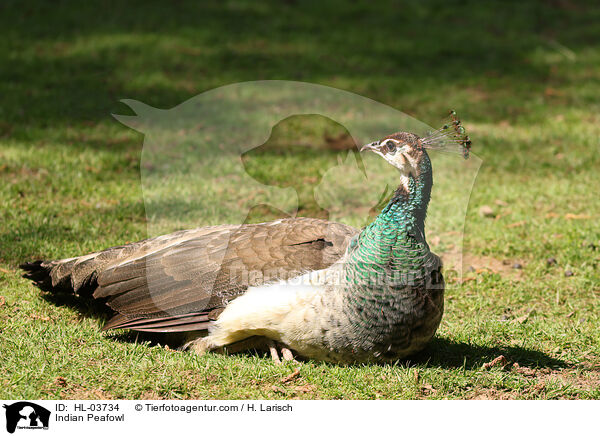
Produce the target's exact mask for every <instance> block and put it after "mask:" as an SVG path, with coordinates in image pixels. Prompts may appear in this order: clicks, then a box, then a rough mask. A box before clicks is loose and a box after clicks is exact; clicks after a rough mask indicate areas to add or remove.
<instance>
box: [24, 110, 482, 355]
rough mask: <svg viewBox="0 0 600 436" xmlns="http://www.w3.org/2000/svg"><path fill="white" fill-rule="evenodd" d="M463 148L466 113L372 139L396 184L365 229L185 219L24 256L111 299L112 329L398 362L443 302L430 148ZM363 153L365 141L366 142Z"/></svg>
mask: <svg viewBox="0 0 600 436" xmlns="http://www.w3.org/2000/svg"><path fill="white" fill-rule="evenodd" d="M428 148H430V149H440V150H454V151H459V152H462V153H464V157H465V158H466V157H467V156H468V153H469V149H470V141H469V139H468V137H467V136H466V135H465V132H464V129H463V127H462V126H461V125H460V121H459V120H458V119H457V118H456V114H455V113H454V112H451V115H450V118H449V120H448V123H447V124H446V125H445V126H443V127H442V128H441V129H439V130H437V131H435V132H433V133H432V134H431V135H429V136H427V137H424V138H420V137H419V136H417V135H415V134H412V133H405V132H401V133H396V134H393V135H390V136H388V137H386V138H384V139H382V140H380V141H376V142H372V143H370V144H368V145H365V146H364V147H363V148H362V150H370V151H373V152H375V153H377V154H378V155H380V156H381V157H383V158H384V159H385V160H386V161H387V162H389V163H390V164H391V165H393V166H395V167H396V168H397V169H398V170H399V173H400V184H399V186H398V189H397V190H396V191H395V193H394V195H393V197H392V198H391V200H390V201H389V203H388V204H387V206H386V207H385V208H384V209H383V210H382V212H381V213H380V214H379V215H378V216H377V218H376V219H375V221H374V222H372V223H371V224H370V225H368V226H367V227H365V228H364V229H362V230H361V231H359V230H357V229H354V228H352V227H349V226H346V225H343V224H339V223H334V222H329V221H325V220H319V219H311V218H290V219H283V220H277V221H272V222H266V223H261V224H245V225H241V226H239V225H223V226H215V227H203V228H198V229H194V230H185V231H180V232H176V233H172V234H169V235H165V236H160V237H157V238H152V239H147V240H144V241H140V242H137V243H132V244H128V245H123V246H119V247H113V248H109V249H107V250H104V251H101V252H97V253H92V254H88V255H85V256H80V257H75V258H70V259H63V260H58V261H37V262H32V263H27V264H24V265H22V266H21V268H23V269H24V270H26V271H27V273H26V274H25V275H24V277H26V278H29V279H31V280H33V281H34V282H35V284H36V285H38V286H39V287H40V288H42V289H46V290H50V291H53V292H54V291H67V292H74V293H75V294H85V291H91V292H92V295H93V297H94V298H96V299H105V300H106V304H107V305H108V306H110V308H112V309H113V310H114V311H115V312H116V314H115V316H114V317H113V318H112V319H110V320H109V321H108V322H107V324H106V325H105V326H104V329H105V330H106V329H131V330H137V331H145V332H161V333H171V332H189V333H190V337H191V339H190V340H189V342H188V344H187V345H188V347H189V348H191V349H193V350H195V351H196V352H199V353H203V352H205V351H211V350H222V349H223V348H224V347H225V349H236V350H239V349H243V348H245V347H251V346H252V347H253V346H255V345H256V343H257V342H260V341H264V342H265V343H268V344H271V345H270V348H271V352H272V353H274V358H278V356H277V350H276V349H275V348H274V347H273V342H272V341H276V342H277V343H279V344H281V345H282V346H283V348H282V352H283V355H284V358H291V353H290V351H289V350H290V349H291V350H293V351H295V352H296V353H298V354H299V355H300V356H303V357H306V358H314V359H320V360H326V361H330V362H340V363H350V362H371V361H375V362H389V361H394V360H397V359H399V358H402V357H405V356H407V355H409V354H412V353H414V352H417V351H419V350H421V349H422V348H423V347H424V346H425V345H426V344H427V342H428V341H429V340H430V339H431V338H432V336H433V335H434V333H435V331H436V329H437V327H438V325H439V323H440V320H441V317H442V312H443V306H444V301H443V294H444V280H443V277H442V272H441V269H442V264H441V261H440V258H439V257H438V256H436V255H435V254H433V253H432V252H431V251H430V249H429V246H428V244H427V242H426V239H425V217H426V213H427V206H428V204H429V199H430V194H431V189H432V185H433V178H432V167H431V162H430V160H429V156H428V155H427V152H426V149H428ZM362 150H361V151H362Z"/></svg>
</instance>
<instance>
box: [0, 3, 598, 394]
mask: <svg viewBox="0 0 600 436" xmlns="http://www.w3.org/2000/svg"><path fill="white" fill-rule="evenodd" d="M113 3H114V4H113V5H112V6H103V7H101V8H97V7H94V6H93V5H92V4H87V3H82V2H68V1H65V2H61V3H60V4H54V3H45V2H39V3H36V2H26V3H20V2H19V3H17V2H16V1H7V2H3V3H2V5H0V29H2V31H1V32H2V36H3V37H2V38H0V61H1V65H2V68H1V69H0V398H7V399H8V398H14V399H16V398H28V399H35V398H38V399H39V398H43V399H59V398H64V399H73V398H78V399H84V398H85V399H110V398H127V399H138V398H147V399H162V398H166V399H191V398H199V399H205V398H206V399H208V398H219V399H239V398H252V399H257V398H270V399H287V398H299V399H376V398H380V399H415V398H434V399H441V398H450V399H467V398H494V399H501V398H502V399H503V398H521V399H550V398H568V399H576V398H581V399H591V398H595V399H599V398H600V330H599V329H598V325H599V322H600V267H599V264H600V225H599V224H598V223H599V220H600V201H599V200H598V198H599V197H598V188H599V187H600V171H599V169H600V157H599V153H598V152H599V148H600V100H599V99H598V96H599V95H600V38H599V36H598V35H599V32H600V24H598V23H600V8H598V7H597V6H595V5H594V3H595V2H592V1H590V2H583V1H572V0H565V1H553V2H537V1H519V2H503V3H501V4H499V5H497V6H496V7H495V8H493V9H492V8H486V6H485V4H484V3H483V2H476V1H466V2H454V1H443V2H442V1H435V2H428V3H427V5H426V4H424V3H423V4H421V3H420V2H407V4H404V5H402V6H397V5H395V4H394V3H392V2H389V3H387V2H377V3H375V2H362V1H360V2H359V1H357V2H342V1H339V2H328V3H325V2H302V3H300V2H294V1H290V2H283V3H280V2H275V1H273V2H260V3H259V2H244V1H230V2H226V3H225V4H222V2H205V3H206V4H204V5H203V6H200V5H199V3H198V2H185V1H182V2H177V3H176V6H175V5H171V4H168V5H167V4H166V3H165V4H163V3H162V2H158V1H157V2H127V3H128V4H127V5H125V2H113ZM197 3H198V4H197ZM258 79H285V80H299V81H306V82H313V83H318V84H322V85H328V86H332V87H336V88H340V89H344V90H347V91H351V92H354V93H357V94H360V95H364V96H366V97H369V98H372V99H374V100H377V101H379V102H382V103H385V104H387V105H390V106H392V107H394V108H397V109H398V110H401V111H404V112H406V113H408V114H410V115H411V116H413V117H415V118H417V119H420V120H423V121H424V122H427V123H428V124H431V125H435V124H436V123H437V122H438V120H439V118H440V115H441V114H444V113H445V112H446V111H447V109H449V108H453V109H455V110H457V112H458V113H459V114H460V115H461V117H462V119H463V121H464V124H465V126H466V127H467V129H468V131H469V133H470V136H471V139H472V140H473V148H474V152H475V153H476V154H477V155H478V156H479V157H480V158H481V159H482V160H483V165H482V167H481V170H480V172H479V175H478V178H477V181H476V184H475V186H474V189H473V191H472V195H471V198H470V203H469V206H468V211H467V220H466V227H465V245H464V251H465V253H466V256H465V268H469V267H472V268H469V269H468V272H466V274H465V275H464V276H463V278H462V280H461V282H460V286H458V283H456V284H455V286H451V287H450V288H449V289H448V291H447V293H446V309H445V315H444V318H443V320H442V324H441V326H440V328H439V330H438V334H437V335H436V338H435V339H434V341H433V342H432V343H431V344H430V345H429V346H428V348H427V349H426V350H425V351H424V352H422V353H420V354H419V355H417V356H414V357H413V358H412V359H411V360H409V361H401V362H398V363H397V364H394V365H383V366H350V367H343V366H336V365H330V364H324V363H319V362H313V361H308V362H303V363H301V364H299V365H297V364H292V363H287V364H285V365H283V366H275V365H274V364H273V363H272V362H271V361H270V360H269V359H268V358H265V357H264V356H259V355H253V354H245V355H235V356H221V355H207V356H203V357H198V356H195V355H193V354H191V353H184V352H177V351H173V350H171V349H168V348H165V347H163V346H158V345H156V344H155V343H152V342H147V341H146V339H145V338H142V337H137V336H136V335H135V334H131V333H124V332H112V333H101V332H100V327H101V325H102V319H99V318H97V317H91V316H87V315H90V314H91V313H92V312H93V307H91V306H81V305H79V306H77V307H74V306H73V305H70V304H67V303H66V302H65V301H63V300H58V301H57V300H55V299H52V298H50V297H48V296H44V295H42V293H41V292H40V291H39V290H38V289H37V288H34V287H33V286H32V285H31V284H30V283H29V282H28V281H27V280H24V279H22V278H21V277H20V274H21V272H20V271H19V270H18V268H17V265H18V264H20V263H22V262H25V261H29V260H34V259H58V258H64V257H72V256H75V255H79V254H84V253H88V252H91V251H96V250H100V249H102V248H106V247H109V246H113V245H119V244H123V243H125V242H129V241H135V240H140V239H143V238H145V237H147V236H148V224H149V223H148V221H147V218H146V216H147V215H146V210H145V207H144V199H143V195H142V184H141V179H140V156H141V151H142V144H143V140H144V137H143V136H142V134H140V133H138V132H136V131H133V130H131V129H129V128H127V127H125V126H123V125H122V124H119V123H118V122H117V121H115V119H114V118H112V117H111V116H110V114H111V113H122V114H124V113H130V112H128V109H127V108H126V107H125V106H123V105H122V104H121V103H119V100H120V99H123V98H132V99H136V100H139V101H142V102H145V103H147V104H150V105H152V106H155V107H159V108H171V107H173V106H175V105H177V104H180V103H182V102H183V101H185V100H187V99H189V98H191V97H193V96H195V95H197V94H199V93H201V92H203V91H207V90H209V89H212V88H215V87H217V86H222V85H226V84H230V83H235V82H241V81H249V80H258ZM336 129H337V130H336ZM338 131H339V126H336V125H333V124H331V123H327V122H323V120H321V119H317V118H312V119H311V118H310V117H309V118H307V119H306V120H304V121H302V122H298V123H297V124H294V121H293V120H292V121H291V122H290V124H288V126H287V127H285V128H284V129H283V131H282V133H281V138H280V141H281V144H283V145H285V144H291V145H296V144H301V146H298V147H291V148H288V149H286V150H287V151H285V150H283V149H284V147H280V146H278V145H281V144H275V145H274V146H273V147H272V148H269V147H266V148H265V149H264V150H261V151H260V153H258V154H257V155H256V156H254V158H253V160H250V161H249V163H247V170H248V172H249V173H250V174H252V175H256V178H257V179H259V180H261V182H262V183H272V184H275V185H278V186H281V187H287V188H294V189H296V190H297V191H298V198H299V202H298V204H299V210H298V214H299V215H304V216H315V215H316V216H320V214H322V210H320V209H319V208H318V207H317V205H316V203H315V202H314V201H312V199H311V195H310V191H308V188H307V187H306V186H308V185H310V183H312V182H311V181H314V180H315V178H318V177H320V176H322V175H323V173H324V172H325V170H326V169H327V168H328V165H329V163H328V162H330V161H331V160H332V159H333V160H337V159H338V158H343V157H344V156H346V153H345V152H337V151H335V150H332V149H331V147H329V148H328V147H327V144H326V141H324V139H323V138H324V137H325V136H327V135H330V134H335V133H336V132H338ZM282 138H283V139H282ZM374 139H376V138H374ZM302 144H303V145H302ZM307 144H308V146H307ZM282 150H283V151H282ZM213 170H214V172H215V175H216V174H218V172H219V168H218V167H215V168H214V169H213ZM299 180H301V181H303V182H304V181H306V183H299V182H298V181H299ZM210 189H211V187H207V192H208V191H210V192H211V195H215V197H216V199H215V202H214V203H215V207H212V208H206V209H202V210H200V211H199V212H198V211H197V210H195V212H197V214H196V215H194V218H193V222H187V221H185V220H181V221H178V222H177V223H175V225H176V226H181V227H183V226H188V227H195V226H201V225H207V224H215V223H219V222H225V221H227V213H226V211H223V210H220V209H219V204H218V195H217V194H218V193H217V194H215V193H214V192H213V191H211V190H210ZM482 206H489V207H490V208H491V209H492V211H491V214H488V215H490V216H483V214H481V213H480V212H481V208H482ZM434 208H435V203H434V202H432V205H431V209H434ZM342 212H345V211H342ZM432 213H435V212H432ZM347 214H348V216H351V217H355V218H351V220H352V219H355V220H356V221H355V222H354V223H355V224H356V225H359V224H360V221H359V220H360V219H361V216H364V215H366V214H368V209H366V210H362V209H358V208H353V207H350V208H349V210H348V211H347ZM276 215H277V212H276V211H274V210H272V209H269V208H260V207H258V208H255V209H253V211H252V216H251V217H250V218H249V219H251V220H252V221H263V220H267V219H271V218H273V217H274V216H276ZM175 218H176V217H175ZM175 218H174V219H175ZM171 224H173V223H171ZM516 264H518V265H516ZM516 266H520V268H515V267H516ZM501 355H502V356H504V357H505V359H506V361H504V362H503V363H500V364H497V365H492V366H491V367H484V365H485V364H486V363H490V362H492V361H494V359H496V358H498V357H499V356H501ZM488 366H489V365H488ZM296 367H299V374H298V375H296V376H295V377H292V378H286V377H287V376H289V375H290V374H291V373H293V371H294V369H295V368H296Z"/></svg>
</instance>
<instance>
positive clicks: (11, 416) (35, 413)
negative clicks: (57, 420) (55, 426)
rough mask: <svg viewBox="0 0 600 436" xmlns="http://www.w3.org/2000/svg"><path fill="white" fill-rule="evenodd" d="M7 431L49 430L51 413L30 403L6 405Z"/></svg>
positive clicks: (22, 402) (21, 402)
mask: <svg viewBox="0 0 600 436" xmlns="http://www.w3.org/2000/svg"><path fill="white" fill-rule="evenodd" d="M4 408H5V409H6V431H8V432H9V433H14V432H15V430H16V429H27V430H36V429H43V430H47V429H48V423H49V422H50V411H49V410H48V409H45V408H43V407H42V406H38V405H37V404H35V403H30V402H29V401H19V402H18V403H13V404H5V405H4Z"/></svg>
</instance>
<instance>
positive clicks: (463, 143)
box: [360, 111, 471, 184]
mask: <svg viewBox="0 0 600 436" xmlns="http://www.w3.org/2000/svg"><path fill="white" fill-rule="evenodd" d="M426 149H433V150H440V151H447V152H458V153H461V154H462V155H463V157H464V158H465V159H467V158H468V157H469V151H470V149H471V140H470V139H469V137H468V136H467V135H466V132H465V129H464V127H462V125H461V122H460V120H459V119H458V118H457V116H456V112H454V111H450V115H449V116H448V118H447V119H446V120H445V123H444V125H443V126H442V127H441V128H439V129H437V130H434V131H432V132H429V134H427V135H426V136H424V137H420V136H418V135H416V134H414V133H408V132H398V133H394V134H393V135H389V136H386V137H385V138H383V139H380V140H379V141H375V142H371V143H370V144H366V145H364V146H363V147H362V148H361V149H360V151H365V150H370V151H372V152H374V153H376V154H378V155H380V156H381V157H383V158H384V159H385V160H386V161H388V162H389V163H390V164H392V165H393V166H394V167H396V168H397V169H398V170H399V171H400V176H401V179H402V180H403V181H407V180H408V179H409V178H410V177H415V178H416V177H417V176H419V175H420V174H421V173H422V172H423V171H426V170H429V169H430V168H431V166H430V161H429V156H428V155H427V152H426V151H425V150H426ZM405 184H406V183H405Z"/></svg>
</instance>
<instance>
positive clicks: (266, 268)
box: [24, 218, 358, 332]
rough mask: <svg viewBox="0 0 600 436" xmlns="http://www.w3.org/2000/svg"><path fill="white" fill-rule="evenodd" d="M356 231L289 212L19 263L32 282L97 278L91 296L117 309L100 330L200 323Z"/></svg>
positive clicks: (329, 254) (320, 262)
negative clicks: (256, 221)
mask: <svg viewBox="0 0 600 436" xmlns="http://www.w3.org/2000/svg"><path fill="white" fill-rule="evenodd" d="M357 233H358V231H357V230H356V229H354V228H352V227H349V226H346V225H343V224H339V223H333V222H329V221H324V220H318V219H312V218H290V219H285V220H279V221H273V222H269V223H261V224H246V225H242V226H233V225H232V226H229V225H226V226H215V227H204V228H199V229H195V230H186V231H180V232H176V233H172V234H169V235H165V236H160V237H158V238H153V239H148V240H145V241H141V242H137V243H134V244H129V245H125V246H120V247H113V248H112V249H108V250H105V251H103V252H99V253H92V254H90V255H86V256H82V257H79V258H73V259H65V260H63V261H56V262H43V263H41V264H37V263H36V264H27V265H29V267H27V265H25V266H24V267H25V269H27V268H29V269H28V270H29V271H30V273H29V276H30V277H29V278H32V279H35V280H36V281H37V282H38V285H41V284H43V283H46V285H47V284H48V281H49V279H50V280H51V282H52V286H56V287H59V288H69V287H70V286H69V285H71V287H72V289H73V290H74V291H75V292H77V290H79V289H80V288H81V287H82V286H84V285H85V284H90V283H92V284H94V285H95V283H94V282H97V285H98V286H97V288H96V289H95V291H94V293H93V295H94V297H95V298H107V304H108V305H109V306H110V307H111V308H112V309H114V310H115V311H116V312H117V315H116V316H115V317H114V318H113V319H111V320H110V321H109V322H108V323H107V324H106V326H105V329H111V328H129V329H132V330H142V331H155V332H156V331H164V332H167V331H190V330H201V329H204V328H207V326H208V324H209V323H210V321H211V318H210V317H208V315H207V314H208V313H209V312H210V313H213V314H215V309H217V310H219V308H223V307H225V306H226V305H227V303H228V302H229V301H231V300H232V299H234V298H235V297H237V296H238V295H240V294H242V293H243V292H245V290H246V289H247V288H248V286H256V285H260V284H262V283H269V282H273V281H278V280H284V279H289V278H292V277H294V276H297V275H299V274H302V273H304V272H307V271H313V270H318V269H323V268H326V267H328V266H329V265H331V264H332V263H334V262H335V261H337V260H338V259H339V258H340V257H341V256H343V254H344V252H345V249H346V246H347V244H348V242H349V241H350V239H351V238H352V237H353V236H354V235H356V234H357ZM40 269H44V273H45V275H44V274H40V272H39V270H40ZM40 277H41V278H40ZM44 277H45V282H44V280H43V279H44ZM211 311H212V312H211ZM212 319H214V317H213V318H212Z"/></svg>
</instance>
